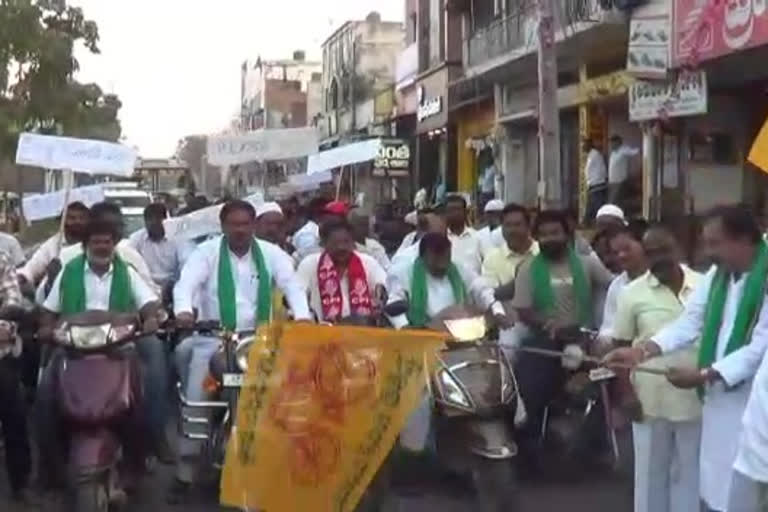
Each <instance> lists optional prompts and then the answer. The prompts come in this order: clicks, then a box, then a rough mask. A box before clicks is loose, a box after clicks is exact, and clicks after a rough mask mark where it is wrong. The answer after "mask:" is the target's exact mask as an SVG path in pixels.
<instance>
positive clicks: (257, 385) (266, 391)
mask: <svg viewBox="0 0 768 512" xmlns="http://www.w3.org/2000/svg"><path fill="white" fill-rule="evenodd" d="M443 340H444V335H442V334H440V333H435V332H429V331H396V330H393V329H373V328H363V327H327V326H317V325H309V324H287V325H285V326H270V327H269V328H268V329H267V331H266V332H264V333H262V335H261V336H260V342H259V345H256V346H255V347H254V348H253V349H252V350H251V353H250V356H249V362H248V375H247V378H246V386H245V387H244V388H243V389H242V390H241V394H240V400H239V406H238V417H237V428H236V430H235V432H234V433H233V435H232V438H231V439H230V443H229V447H228V449H227V459H226V463H225V467H224V471H223V474H222V481H221V503H222V505H226V506H231V507H240V508H243V509H248V510H263V511H265V512H292V511H309V510H312V511H315V512H351V511H353V510H354V508H355V506H356V505H357V503H358V502H359V501H360V498H361V497H362V495H363V493H364V492H365V490H366V488H367V487H368V484H369V483H370V482H371V480H372V479H373V477H374V476H375V474H376V472H377V470H378V468H379V466H380V465H381V464H382V462H383V461H384V459H385V457H386V456H387V454H388V453H389V451H390V450H391V448H392V446H393V445H394V443H395V440H396V439H397V436H398V434H399V433H400V431H401V430H402V428H403V426H404V424H405V422H406V420H407V418H408V416H409V414H410V413H411V412H412V411H413V410H414V409H415V407H416V406H417V405H418V403H419V402H420V400H421V398H422V393H423V390H424V385H425V382H426V378H427V377H426V376H427V375H428V373H425V372H429V371H430V370H431V368H432V365H433V363H434V361H435V353H436V352H435V351H436V349H437V348H438V347H439V346H440V345H441V344H442V342H443Z"/></svg>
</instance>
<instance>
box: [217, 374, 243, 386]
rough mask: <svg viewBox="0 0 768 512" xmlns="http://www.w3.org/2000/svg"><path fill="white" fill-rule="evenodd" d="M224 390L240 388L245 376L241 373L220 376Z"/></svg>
mask: <svg viewBox="0 0 768 512" xmlns="http://www.w3.org/2000/svg"><path fill="white" fill-rule="evenodd" d="M222 381H223V384H224V387H225V388H241V387H243V382H244V381H245V375H244V374H242V373H225V374H224V375H223V376H222Z"/></svg>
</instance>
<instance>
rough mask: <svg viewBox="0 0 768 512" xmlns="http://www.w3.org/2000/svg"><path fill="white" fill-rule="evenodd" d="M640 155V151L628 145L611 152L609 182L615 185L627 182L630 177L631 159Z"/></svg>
mask: <svg viewBox="0 0 768 512" xmlns="http://www.w3.org/2000/svg"><path fill="white" fill-rule="evenodd" d="M638 153H640V150H639V149H637V148H631V147H629V146H626V145H622V146H620V147H619V149H615V150H613V151H611V156H610V158H609V159H608V182H609V183H612V184H614V185H615V184H619V183H623V182H624V181H626V180H627V178H628V177H629V163H630V159H631V158H632V157H633V156H635V155H637V154H638Z"/></svg>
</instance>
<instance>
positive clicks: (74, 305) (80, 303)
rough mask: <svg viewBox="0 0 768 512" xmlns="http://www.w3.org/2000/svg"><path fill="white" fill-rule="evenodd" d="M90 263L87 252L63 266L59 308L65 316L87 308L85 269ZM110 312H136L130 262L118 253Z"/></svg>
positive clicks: (111, 286) (114, 268) (110, 292)
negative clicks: (86, 255)
mask: <svg viewBox="0 0 768 512" xmlns="http://www.w3.org/2000/svg"><path fill="white" fill-rule="evenodd" d="M87 264H88V262H87V259H86V257H85V254H81V255H80V256H78V257H77V258H75V259H73V260H72V261H70V262H69V263H67V264H66V265H65V266H64V270H63V271H62V274H61V282H60V283H59V300H60V309H61V314H63V315H74V314H78V313H82V312H84V311H86V309H87V308H86V305H87V304H88V302H87V299H86V292H85V268H86V265H87ZM109 311H112V312H115V313H132V312H134V311H136V302H135V301H134V300H133V287H132V284H131V276H130V274H129V273H128V265H126V264H125V262H124V261H123V260H122V259H121V258H120V257H119V256H118V255H115V258H114V260H113V261H112V284H111V285H110V288H109Z"/></svg>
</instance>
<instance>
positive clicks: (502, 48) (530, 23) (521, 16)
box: [467, 10, 536, 67]
mask: <svg viewBox="0 0 768 512" xmlns="http://www.w3.org/2000/svg"><path fill="white" fill-rule="evenodd" d="M535 31H536V18H535V11H533V10H531V11H526V12H522V13H517V14H514V15H512V16H507V17H506V18H502V19H500V20H496V21H494V22H493V23H491V24H490V25H488V26H487V27H485V28H483V29H480V30H478V31H477V32H475V33H474V34H472V35H471V36H470V37H469V40H468V41H467V64H468V65H469V66H470V67H472V66H477V65H479V64H483V63H484V62H487V61H489V60H491V59H495V58H496V57H500V56H502V55H505V54H507V53H510V52H515V51H520V52H525V51H527V50H532V49H533V48H535V47H536V32H535Z"/></svg>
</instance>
